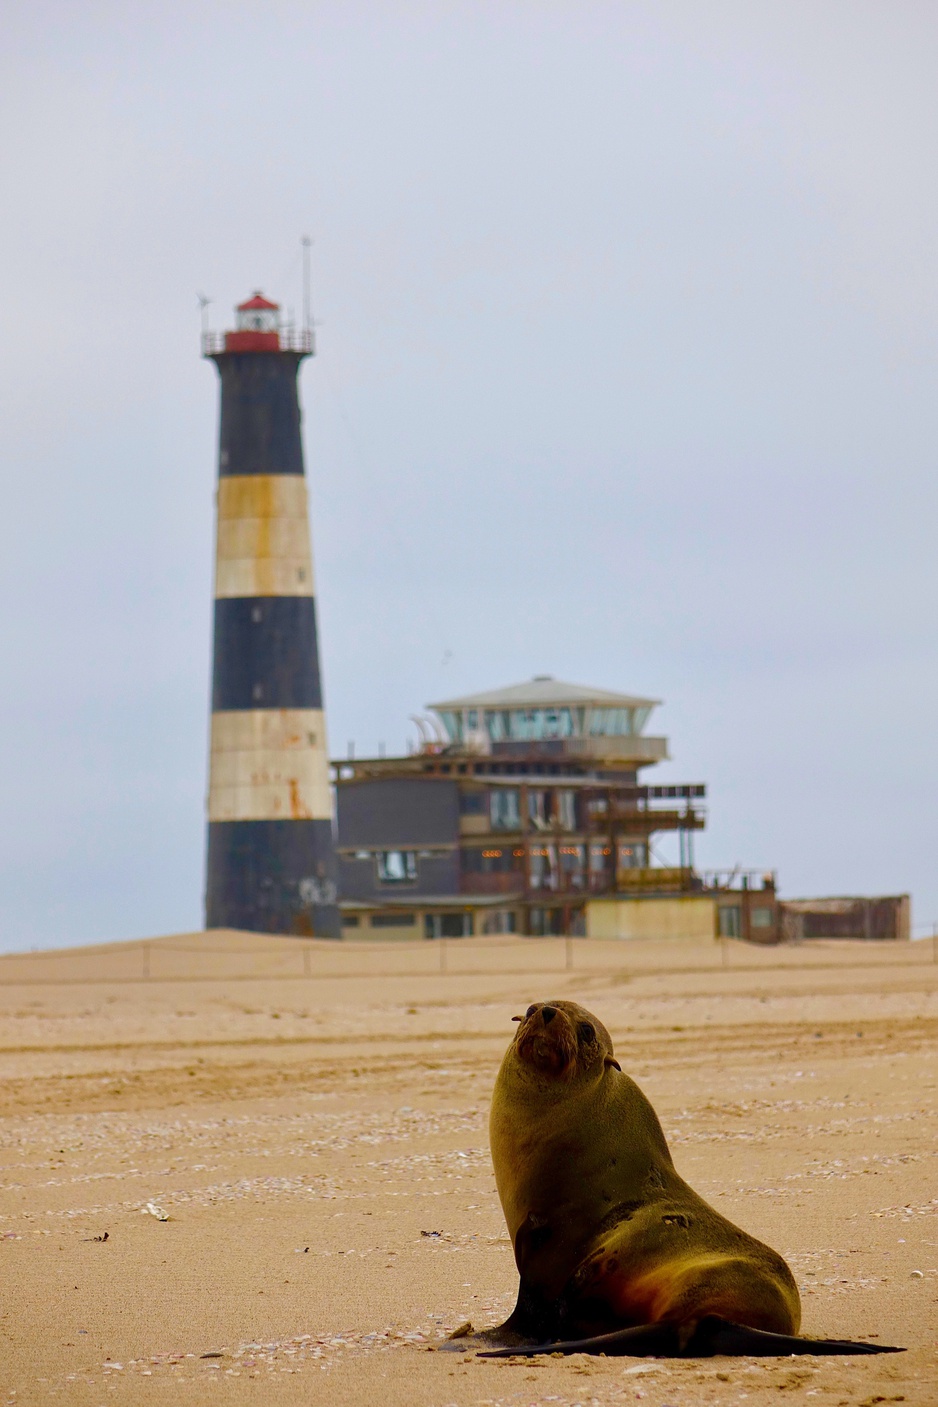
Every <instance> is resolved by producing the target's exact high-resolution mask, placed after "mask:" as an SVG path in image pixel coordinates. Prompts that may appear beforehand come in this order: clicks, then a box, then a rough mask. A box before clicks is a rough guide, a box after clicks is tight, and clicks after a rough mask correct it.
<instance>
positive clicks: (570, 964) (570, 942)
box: [567, 933, 573, 972]
mask: <svg viewBox="0 0 938 1407" xmlns="http://www.w3.org/2000/svg"><path fill="white" fill-rule="evenodd" d="M567 971H568V972H572V971H573V939H572V938H571V936H570V934H569V933H568V934H567Z"/></svg>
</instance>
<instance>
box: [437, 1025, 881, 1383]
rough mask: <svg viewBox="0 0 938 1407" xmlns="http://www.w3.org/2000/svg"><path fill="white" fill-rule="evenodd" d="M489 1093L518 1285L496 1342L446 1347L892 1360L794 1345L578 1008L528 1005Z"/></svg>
mask: <svg viewBox="0 0 938 1407" xmlns="http://www.w3.org/2000/svg"><path fill="white" fill-rule="evenodd" d="M514 1020H516V1021H517V1022H519V1026H518V1030H517V1032H516V1034H515V1038H514V1040H513V1041H512V1043H511V1045H510V1046H509V1047H508V1050H507V1051H506V1053H505V1058H504V1060H503V1061H502V1065H501V1069H500V1070H499V1073H498V1078H497V1080H496V1083H495V1091H494V1095H493V1098H492V1108H491V1117H490V1125H489V1132H490V1140H491V1148H492V1161H493V1164H494V1168H495V1181H496V1185H497V1187H498V1195H499V1199H500V1201H501V1204H502V1210H503V1211H504V1213H505V1220H506V1221H507V1223H508V1232H509V1235H510V1237H511V1242H512V1245H513V1247H514V1252H515V1263H516V1265H517V1267H518V1273H519V1276H520V1286H519V1290H518V1302H517V1304H516V1306H515V1309H514V1311H513V1313H512V1314H511V1315H510V1317H509V1318H508V1319H507V1320H506V1321H505V1323H504V1324H502V1325H499V1327H498V1328H496V1329H490V1330H487V1331H484V1332H483V1333H481V1334H469V1333H468V1330H469V1327H470V1326H468V1325H467V1326H465V1327H464V1329H463V1330H461V1331H457V1333H458V1334H459V1337H458V1338H455V1339H453V1340H452V1341H451V1342H450V1343H449V1345H448V1346H450V1347H452V1348H454V1349H460V1350H463V1349H465V1348H467V1347H470V1346H474V1347H479V1348H481V1349H482V1350H483V1351H484V1352H485V1355H486V1356H489V1357H507V1356H511V1355H516V1354H534V1353H558V1352H560V1353H583V1352H593V1353H606V1354H628V1355H636V1356H641V1355H646V1354H654V1355H655V1356H658V1357H706V1356H710V1355H712V1354H746V1355H758V1356H762V1357H765V1356H773V1355H776V1354H786V1355H787V1354H791V1353H812V1354H859V1353H883V1352H901V1351H902V1350H901V1349H893V1348H891V1347H888V1346H886V1345H878V1344H877V1345H872V1344H866V1343H850V1342H846V1341H842V1340H832V1339H824V1340H818V1339H804V1338H799V1337H798V1329H799V1327H800V1322H801V1305H800V1301H799V1297H798V1287H797V1285H796V1284H795V1280H794V1277H793V1275H792V1273H791V1271H790V1270H789V1268H788V1266H787V1265H786V1263H785V1261H784V1260H783V1259H782V1257H781V1256H780V1255H779V1254H778V1252H777V1251H774V1250H772V1249H771V1247H769V1246H766V1245H764V1244H763V1243H762V1242H761V1241H757V1240H756V1238H755V1237H754V1236H750V1235H749V1234H748V1233H747V1232H745V1231H742V1230H740V1228H739V1227H737V1226H734V1225H733V1224H732V1222H730V1221H728V1220H727V1219H726V1217H723V1216H721V1215H720V1213H719V1212H717V1211H715V1210H714V1208H713V1207H711V1206H709V1205H708V1204H707V1203H706V1202H705V1201H704V1200H703V1198H702V1197H700V1196H699V1195H698V1194H697V1193H696V1192H695V1191H694V1190H693V1188H691V1187H689V1186H688V1184H687V1183H686V1182H685V1181H684V1180H683V1178H682V1177H680V1176H679V1174H678V1173H677V1171H676V1169H675V1167H674V1163H673V1161H672V1159H671V1154H670V1152H669V1150H668V1145H667V1141H666V1139H665V1136H664V1133H663V1131H662V1128H661V1124H660V1123H659V1121H658V1116H657V1115H656V1113H655V1111H654V1109H653V1108H652V1106H651V1104H650V1103H649V1101H648V1100H647V1099H646V1098H645V1095H644V1094H643V1093H642V1091H641V1090H640V1089H639V1087H638V1085H637V1084H636V1083H635V1082H634V1080H631V1079H630V1078H629V1076H628V1075H626V1074H624V1073H623V1072H622V1069H621V1067H620V1065H619V1063H618V1061H617V1060H616V1058H615V1052H614V1050H613V1044H612V1039H611V1037H610V1035H609V1032H608V1031H607V1030H606V1028H605V1026H604V1025H603V1024H602V1022H601V1021H599V1020H598V1019H597V1018H596V1017H595V1016H593V1015H592V1014H591V1013H590V1012H589V1011H586V1010H585V1009H584V1008H583V1007H582V1006H579V1005H577V1003H576V1002H568V1001H551V1002H535V1003H534V1004H533V1005H532V1006H529V1007H528V1009H527V1011H526V1013H525V1015H524V1016H523V1017H520V1016H516V1017H515V1018H514Z"/></svg>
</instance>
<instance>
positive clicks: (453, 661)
mask: <svg viewBox="0 0 938 1407" xmlns="http://www.w3.org/2000/svg"><path fill="white" fill-rule="evenodd" d="M936 41H938V10H936V8H935V5H934V4H933V3H930V0H922V2H921V3H918V2H917V0H888V3H886V0H876V3H869V2H868V0H778V2H777V3H776V0H738V3H732V2H731V0H727V2H724V0H707V3H706V4H701V3H700V0H687V3H680V0H646V3H632V0H617V3H598V2H597V0H563V3H551V2H550V0H537V2H536V3H534V0H532V2H531V3H525V0H490V2H489V3H485V2H483V3H475V4H468V3H458V0H455V2H454V0H447V3H441V2H440V0H436V3H426V4H421V3H403V0H402V2H401V3H376V2H375V3H371V4H361V3H355V0H329V2H328V3H316V0H306V3H302V4H300V3H293V2H292V0H285V2H284V3H276V0H273V2H272V0H266V3H264V4H260V3H257V0H252V3H239V0H225V3H199V0H194V3H193V0H187V3H186V4H185V5H183V4H181V3H178V0H160V3H145V2H144V3H136V4H134V5H133V6H129V5H127V4H124V3H120V4H118V3H113V4H111V3H94V0H85V3H82V4H80V5H79V4H74V3H58V4H56V3H51V4H50V3H47V2H46V0H29V3H28V4H27V3H26V0H19V3H18V4H16V3H15V4H14V5H13V6H12V7H10V6H8V7H7V9H6V10H5V19H4V39H3V44H2V48H0V124H2V127H0V130H2V142H0V200H2V209H3V212H4V213H3V221H2V229H0V256H2V269H3V281H2V282H3V295H2V300H0V319H2V324H3V330H2V337H0V356H2V360H3V367H2V376H0V447H2V448H0V456H2V467H3V481H4V511H3V514H2V517H0V531H2V533H3V550H2V561H0V571H2V574H3V589H2V601H3V606H2V610H0V629H2V634H3V659H4V668H3V670H2V675H0V718H2V730H0V737H2V742H0V771H2V777H3V785H2V808H3V809H2V826H3V845H2V850H0V886H2V893H0V947H3V948H22V947H34V946H35V947H39V946H41V947H45V946H52V945H60V944H67V943H74V942H85V941H93V940H99V939H116V938H124V937H133V936H142V935H145V934H157V933H165V932H171V931H177V930H184V929H191V928H196V927H198V926H199V925H200V923H201V896H202V866H203V854H204V814H203V798H204V793H205V784H206V741H207V729H208V707H209V668H210V648H211V583H212V550H213V523H212V515H213V491H214V478H215V472H216V465H215V452H216V451H215V444H216V435H217V413H218V408H217V396H218V390H217V385H216V380H217V378H216V373H215V370H214V367H213V366H212V365H211V364H210V363H207V362H203V361H201V360H200V357H199V318H198V306H197V301H196V293H197V291H204V292H205V293H206V294H207V295H210V296H212V297H213V298H214V300H215V301H214V303H213V304H212V307H211V309H210V313H211V317H212V320H213V325H214V326H216V327H223V326H228V325H230V324H231V309H232V305H233V304H234V303H236V302H238V301H240V299H242V298H243V297H245V296H246V295H247V294H248V293H249V292H250V291H251V290H252V289H254V288H262V289H263V290H264V292H265V293H268V294H269V295H271V296H273V297H275V298H278V299H280V300H281V301H282V302H283V303H284V304H285V305H292V306H294V307H298V306H299V303H300V298H301V291H300V290H301V283H300V254H299V240H300V236H301V235H302V234H303V233H304V232H308V233H309V234H310V235H311V236H312V238H313V239H314V241H315V243H314V247H313V283H314V306H315V313H316V317H317V319H318V321H319V324H320V325H319V328H318V338H319V355H318V356H317V357H316V359H315V360H314V361H313V362H312V363H307V365H306V368H305V370H304V372H303V376H302V395H303V400H304V406H305V425H306V448H307V467H308V470H309V473H310V478H311V484H312V499H313V541H314V551H315V554H316V558H317V577H318V596H319V610H320V622H321V629H322V642H323V643H322V648H323V666H324V675H325V687H326V704H327V720H328V727H329V733H330V741H331V747H332V752H333V755H339V754H344V753H345V751H346V747H347V744H348V740H349V739H354V741H355V744H356V748H357V750H358V753H359V755H363V754H365V753H366V752H370V751H373V750H375V749H376V748H377V746H378V744H379V742H382V741H383V742H384V743H385V744H386V745H387V747H388V748H389V749H401V748H403V746H404V741H405V738H406V737H407V736H408V733H409V732H412V729H411V727H410V725H409V724H408V721H407V719H408V715H409V714H411V713H412V712H414V711H415V710H417V709H420V708H421V707H422V705H424V704H425V703H426V702H427V701H430V700H435V699H439V698H445V697H447V696H451V695H454V694H458V693H461V692H468V691H475V690H480V689H487V688H494V687H499V686H501V685H504V684H509V683H514V682H517V681H519V680H522V679H525V678H527V677H529V676H531V675H533V674H538V673H550V674H554V675H556V676H557V677H558V678H562V679H569V680H573V681H575V682H579V683H585V684H595V685H598V686H601V687H604V688H609V689H615V690H623V691H632V692H636V693H641V694H648V695H651V696H653V697H656V698H661V699H663V700H664V701H665V703H664V707H663V708H661V709H660V710H659V711H658V713H656V714H655V715H653V718H652V721H651V724H650V727H649V730H650V731H652V732H664V733H667V734H668V735H669V737H670V739H671V750H672V754H673V761H672V762H670V763H668V764H666V765H664V766H661V767H659V768H658V769H656V771H655V772H654V774H653V773H652V772H648V773H646V774H645V777H646V779H647V780H652V779H656V780H661V781H665V780H674V781H705V782H707V784H708V786H709V807H710V823H709V829H708V831H707V833H706V834H705V836H704V838H703V839H702V840H700V841H699V842H698V862H699V863H701V864H703V865H708V866H716V865H732V864H734V863H737V862H738V863H740V864H742V865H744V866H752V867H772V868H775V869H777V870H778V872H779V879H780V884H781V888H782V892H783V893H784V894H788V895H793V896H798V895H811V894H825V893H826V894H831V893H845V892H846V893H851V892H862V893H894V892H899V891H905V890H910V891H911V892H912V895H913V917H914V922H915V924H916V925H917V926H918V927H922V926H924V925H926V924H928V923H930V921H931V920H932V919H933V918H935V919H938V873H936V864H935V857H936V842H938V835H936V818H935V801H934V797H935V793H936V790H938V745H936V729H935V715H936V695H938V659H936V620H935V616H936V608H935V598H936V590H935V588H936V566H935V555H936V549H935V542H936V508H938V503H936V498H938V475H936V446H938V409H936V407H938V400H936V395H935V377H936V360H938V356H936V353H938V338H936V330H938V196H936V170H938V84H936V82H935V70H936V57H938V55H936V47H938V45H936Z"/></svg>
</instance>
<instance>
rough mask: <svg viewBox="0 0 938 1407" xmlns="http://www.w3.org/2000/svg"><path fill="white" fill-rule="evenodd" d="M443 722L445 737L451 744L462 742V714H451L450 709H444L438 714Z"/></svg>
mask: <svg viewBox="0 0 938 1407" xmlns="http://www.w3.org/2000/svg"><path fill="white" fill-rule="evenodd" d="M440 717H441V718H442V720H443V727H444V728H445V729H446V736H447V737H448V738H449V740H450V742H451V743H460V742H462V714H461V713H453V712H451V710H450V709H444V711H443V712H442V713H441V714H440Z"/></svg>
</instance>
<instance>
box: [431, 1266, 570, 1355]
mask: <svg viewBox="0 0 938 1407" xmlns="http://www.w3.org/2000/svg"><path fill="white" fill-rule="evenodd" d="M557 1333H558V1329H557V1316H556V1311H555V1309H554V1308H552V1307H551V1306H549V1305H547V1304H545V1303H544V1301H543V1298H542V1297H541V1296H540V1295H538V1294H537V1293H536V1292H535V1291H533V1290H531V1289H529V1288H528V1287H527V1286H526V1285H525V1282H524V1280H523V1279H522V1281H521V1284H520V1285H519V1286H518V1300H517V1303H516V1304H515V1307H514V1309H513V1310H512V1312H511V1314H509V1316H508V1318H507V1319H506V1320H505V1322H504V1324H497V1325H496V1326H495V1327H494V1328H492V1329H482V1330H481V1331H479V1332H475V1331H474V1330H473V1328H472V1325H471V1324H464V1325H461V1326H460V1328H458V1329H456V1330H455V1331H454V1333H452V1334H450V1335H449V1337H448V1338H445V1339H444V1340H443V1342H442V1343H439V1344H437V1345H436V1347H437V1348H438V1349H442V1350H443V1351H444V1352H446V1353H463V1352H472V1351H473V1350H476V1351H478V1350H488V1351H490V1352H498V1353H504V1354H511V1353H522V1352H524V1351H525V1350H526V1349H529V1348H531V1347H532V1346H533V1345H535V1344H540V1343H542V1342H543V1340H544V1339H546V1338H547V1337H548V1336H549V1335H550V1334H557ZM539 1351H542V1350H539Z"/></svg>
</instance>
